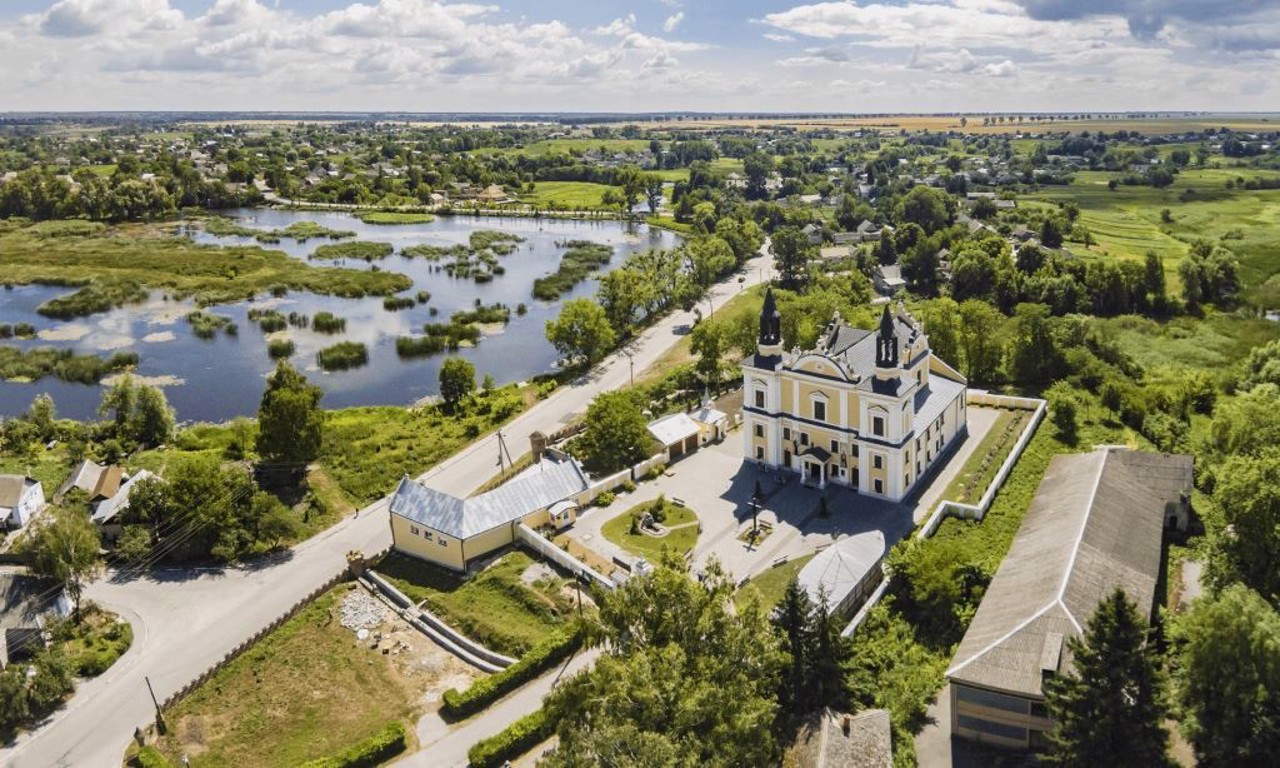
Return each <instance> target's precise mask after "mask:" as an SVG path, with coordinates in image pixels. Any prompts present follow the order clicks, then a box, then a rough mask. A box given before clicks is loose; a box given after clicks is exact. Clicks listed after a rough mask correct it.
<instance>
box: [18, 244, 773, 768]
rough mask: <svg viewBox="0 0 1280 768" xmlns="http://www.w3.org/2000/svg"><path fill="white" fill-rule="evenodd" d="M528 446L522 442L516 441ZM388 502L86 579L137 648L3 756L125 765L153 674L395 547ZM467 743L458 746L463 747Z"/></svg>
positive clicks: (535, 413) (484, 452)
mask: <svg viewBox="0 0 1280 768" xmlns="http://www.w3.org/2000/svg"><path fill="white" fill-rule="evenodd" d="M767 245H768V244H767V243H766V245H765V247H766V248H767ZM762 250H763V249H762ZM764 258H765V259H768V258H769V257H767V256H766V257H764ZM769 263H770V262H764V261H761V260H753V261H752V262H750V263H749V264H748V265H747V266H746V267H745V268H744V269H743V270H742V271H741V272H740V273H738V274H734V275H730V276H729V277H728V278H726V280H725V281H724V282H722V283H719V284H717V285H716V286H715V287H714V288H713V289H712V291H711V292H710V295H711V299H712V301H713V302H714V303H715V305H717V306H718V305H720V304H721V303H723V302H724V301H726V300H727V299H728V298H730V297H731V296H733V295H736V294H737V293H739V292H740V291H742V290H744V288H745V287H749V286H752V285H755V284H756V283H758V282H760V281H761V280H767V279H769V277H770V271H771V269H770V266H769ZM761 266H763V269H761V268H760V267H761ZM740 275H741V276H742V278H743V282H742V283H739V282H738V278H739V276H740ZM692 320H693V315H692V314H691V313H686V312H675V313H673V314H672V315H669V316H668V317H666V318H664V319H663V320H662V321H660V322H659V323H657V324H656V325H654V326H653V327H651V328H650V329H649V330H647V331H646V332H645V333H644V334H642V335H641V336H640V337H639V338H638V339H637V340H635V341H634V342H633V343H632V344H631V345H630V347H629V351H630V353H631V354H632V355H633V357H634V362H635V367H636V370H637V371H643V370H644V369H645V368H646V367H648V366H649V365H651V364H652V363H653V362H654V361H655V360H657V359H658V358H659V357H660V356H661V355H662V354H663V353H664V352H665V351H666V350H667V349H669V348H670V347H671V346H672V345H674V344H675V343H676V342H677V341H678V340H679V338H680V336H682V335H683V334H684V333H687V332H688V328H689V327H690V325H691V324H692ZM629 377H630V365H629V361H628V359H627V358H626V357H625V356H623V355H621V354H616V355H613V356H612V357H610V358H609V359H607V360H606V361H605V362H604V363H602V364H601V366H598V367H597V368H596V370H594V371H592V372H591V373H590V374H588V375H586V376H584V377H583V378H582V379H580V380H579V381H577V382H575V383H573V384H571V385H568V386H564V387H561V388H560V389H559V390H557V392H556V393H555V394H553V395H552V396H551V397H549V398H547V399H546V400H543V401H541V402H539V403H537V404H535V405H534V406H533V407H532V408H530V409H529V410H528V411H526V412H525V413H524V414H523V415H521V416H520V417H519V418H517V419H516V420H515V421H513V422H511V423H510V424H508V425H507V427H505V428H504V430H503V432H504V434H505V435H506V436H507V440H508V441H509V444H510V445H511V446H525V445H528V436H529V435H530V434H531V433H532V432H534V431H535V430H540V431H543V432H547V433H550V432H553V431H555V430H556V429H558V428H559V426H560V425H562V424H564V423H565V422H567V421H568V420H570V418H571V417H572V416H573V414H575V413H578V412H581V411H584V410H585V409H586V406H587V404H588V403H589V402H590V401H591V399H592V398H594V397H595V396H596V394H597V393H599V392H602V391H606V390H611V389H617V388H619V387H621V386H623V385H625V384H626V383H627V382H628V380H629ZM521 452H523V451H522V450H521V448H515V449H514V450H513V453H521ZM496 456H497V450H496V448H495V445H494V439H493V438H492V437H486V438H482V439H481V440H479V441H477V442H475V443H473V444H471V445H470V446H469V447H467V448H465V449H463V450H462V451H460V452H459V453H457V454H455V455H454V456H453V457H451V458H449V459H447V460H445V461H443V462H441V463H440V464H438V465H437V466H436V467H435V468H434V469H432V470H431V471H429V472H427V473H425V475H424V477H426V478H428V479H429V480H430V481H431V482H432V484H433V485H434V486H436V487H438V488H441V489H443V490H447V491H449V492H452V493H455V494H460V495H467V494H469V493H470V492H472V491H474V490H475V489H476V488H478V487H479V486H481V485H482V484H483V483H484V482H485V481H486V480H488V479H489V478H490V477H492V476H493V474H494V473H495V472H496V471H497V469H498V467H497V464H496V461H495V457H496ZM386 504H387V502H386V499H382V500H380V501H378V502H375V503H374V504H371V505H370V506H369V507H366V508H365V509H363V510H361V511H360V512H359V513H358V515H356V516H353V517H350V518H347V519H345V520H343V521H342V522H340V523H338V524H337V525H335V526H333V527H332V528H330V529H328V530H327V531H324V532H323V533H320V534H318V535H316V536H314V537H312V538H311V539H309V540H308V541H306V542H304V543H302V544H300V545H298V546H297V547H295V548H294V549H293V550H292V551H290V552H288V553H286V554H285V555H284V556H281V557H279V558H275V559H271V560H263V561H259V562H257V563H254V564H253V565H252V566H249V567H244V568H225V569H208V570H171V571H161V572H157V573H155V574H152V575H149V576H148V577H146V578H141V579H134V580H131V581H126V582H120V583H116V582H113V581H112V580H111V578H110V577H107V578H104V579H101V580H99V581H97V582H95V583H94V584H92V585H90V587H89V588H88V589H87V590H86V593H85V595H86V597H88V598H89V599H91V600H95V601H97V602H99V603H101V604H102V605H104V606H106V607H107V608H109V609H111V610H113V611H116V612H117V613H119V614H120V615H122V616H123V617H124V618H125V619H127V620H128V621H129V622H130V623H131V624H132V625H133V632H134V640H133V646H132V647H131V648H130V649H129V651H128V652H127V653H126V654H125V655H124V656H122V657H121V658H120V660H119V661H117V662H116V664H115V665H114V666H112V667H111V669H110V670H108V671H107V672H106V673H105V674H103V675H101V676H100V677H98V678H95V679H93V680H90V681H87V682H84V683H82V684H81V685H80V686H79V687H78V689H77V691H76V693H75V695H74V696H73V697H72V698H71V700H70V701H69V702H68V704H67V705H66V706H65V707H64V708H62V709H60V710H58V711H57V712H55V713H54V714H53V715H52V716H50V718H49V719H48V720H47V721H45V723H43V724H42V725H41V726H40V727H39V728H38V729H37V730H36V731H35V732H34V733H28V734H23V735H22V736H20V737H18V739H17V740H16V741H15V742H14V743H13V744H11V745H9V746H7V747H6V748H5V749H3V750H0V765H3V766H5V768H50V767H51V766H76V767H77V768H78V767H79V766H113V765H119V763H120V757H121V755H122V753H123V752H124V749H125V746H126V745H127V744H128V742H129V739H130V738H131V737H132V735H133V732H134V728H135V727H137V726H140V725H146V724H147V723H149V722H151V721H152V720H153V719H154V715H155V711H154V709H153V707H152V704H151V698H150V695H149V694H148V691H147V678H148V677H149V678H150V681H151V684H152V686H153V687H154V688H155V693H156V696H157V697H158V698H159V699H160V700H161V701H163V700H164V699H165V698H167V697H169V696H170V695H172V694H173V693H174V692H176V691H177V690H178V689H180V688H181V687H182V686H183V685H185V684H186V683H187V682H189V681H191V680H193V679H194V678H195V677H196V676H198V675H199V674H200V673H202V672H204V671H205V670H206V669H208V668H209V667H210V666H212V665H213V664H214V663H215V662H216V661H217V660H218V659H220V658H222V657H223V656H224V655H226V654H227V653H228V652H230V651H231V650H232V649H234V648H235V647H236V646H237V645H238V644H240V643H241V642H243V641H244V640H246V639H247V638H249V637H250V636H252V635H253V634H254V633H255V632H256V631H258V630H259V629H261V628H262V627H265V626H267V625H268V624H270V623H271V622H272V621H274V620H275V619H276V618H277V617H279V616H280V615H281V614H283V613H284V612H285V611H287V610H288V609H289V608H290V607H292V606H293V605H294V604H296V603H297V602H298V601H300V600H302V599H303V598H305V597H307V596H308V595H309V594H310V593H311V592H312V591H313V590H314V589H315V588H316V587H317V586H319V585H320V584H322V583H324V582H325V581H327V580H328V579H329V578H330V577H332V576H333V575H334V574H336V573H338V572H340V571H341V570H343V569H345V567H346V553H347V552H348V551H350V550H353V549H359V550H361V551H363V552H365V553H374V552H380V551H382V550H384V549H386V548H387V547H389V546H391V530H390V524H389V520H388V517H387V508H386ZM539 698H540V697H539ZM530 711H531V710H530ZM450 738H452V737H450ZM469 746H470V744H469V743H468V744H467V745H465V746H464V747H462V749H463V752H464V753H465V749H466V747H469Z"/></svg>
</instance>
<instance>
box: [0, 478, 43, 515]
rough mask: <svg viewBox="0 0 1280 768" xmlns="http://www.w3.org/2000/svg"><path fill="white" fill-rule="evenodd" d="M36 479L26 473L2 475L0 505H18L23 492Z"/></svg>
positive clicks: (33, 483) (11, 506)
mask: <svg viewBox="0 0 1280 768" xmlns="http://www.w3.org/2000/svg"><path fill="white" fill-rule="evenodd" d="M36 484H37V483H36V481H35V480H33V479H32V478H30V477H27V476H26V475H0V507H10V508H13V507H16V506H18V503H19V502H21V501H22V494H23V493H24V492H25V491H26V489H27V488H28V487H30V486H33V485H36Z"/></svg>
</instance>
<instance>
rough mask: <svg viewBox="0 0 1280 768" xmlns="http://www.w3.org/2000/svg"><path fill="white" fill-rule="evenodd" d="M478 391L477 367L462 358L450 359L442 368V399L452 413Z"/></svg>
mask: <svg viewBox="0 0 1280 768" xmlns="http://www.w3.org/2000/svg"><path fill="white" fill-rule="evenodd" d="M475 389H476V367H475V366H474V365H472V364H471V363H469V362H467V361H466V360H463V359H462V358H461V357H450V358H448V359H447V360H445V361H444V363H443V364H442V365H441V366H440V399H441V400H443V401H444V405H445V408H447V409H448V410H450V411H453V410H455V409H456V408H457V407H458V403H461V402H462V399H463V398H464V397H466V396H467V395H469V394H471V393H472V392H474V391H475Z"/></svg>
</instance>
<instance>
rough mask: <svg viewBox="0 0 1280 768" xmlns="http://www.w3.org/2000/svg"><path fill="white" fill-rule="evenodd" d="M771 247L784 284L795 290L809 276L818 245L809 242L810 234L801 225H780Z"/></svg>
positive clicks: (779, 275)
mask: <svg viewBox="0 0 1280 768" xmlns="http://www.w3.org/2000/svg"><path fill="white" fill-rule="evenodd" d="M770 248H771V249H772V251H773V255H774V258H775V259H776V262H777V267H778V278H779V279H780V280H781V281H782V286H783V287H784V288H790V289H792V290H795V289H797V288H800V287H801V286H802V285H804V283H805V281H806V280H807V278H808V276H809V261H810V260H811V259H813V258H814V257H816V256H817V255H818V246H816V245H814V244H813V243H811V242H809V237H808V235H806V234H805V233H804V232H802V231H800V228H799V227H793V226H787V227H779V228H778V229H776V230H774V232H773V238H772V242H771V245H770Z"/></svg>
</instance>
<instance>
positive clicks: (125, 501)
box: [91, 469, 155, 523]
mask: <svg viewBox="0 0 1280 768" xmlns="http://www.w3.org/2000/svg"><path fill="white" fill-rule="evenodd" d="M149 477H155V475H153V474H151V473H150V472H149V471H147V470H145V469H141V470H138V473H137V474H136V475H134V476H133V477H130V478H129V479H128V480H126V481H125V484H124V485H122V486H120V487H119V489H118V490H116V492H115V493H114V494H112V496H111V498H108V499H103V500H102V501H100V502H99V503H98V506H96V507H94V510H93V515H92V516H91V519H92V520H93V522H95V523H106V522H109V521H110V520H111V518H113V517H115V516H116V515H118V514H119V513H120V511H121V510H123V509H125V508H126V507H128V506H129V494H131V493H133V488H134V486H135V485H137V484H138V483H139V482H141V481H143V480H146V479H147V478H149Z"/></svg>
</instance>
